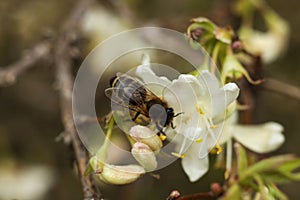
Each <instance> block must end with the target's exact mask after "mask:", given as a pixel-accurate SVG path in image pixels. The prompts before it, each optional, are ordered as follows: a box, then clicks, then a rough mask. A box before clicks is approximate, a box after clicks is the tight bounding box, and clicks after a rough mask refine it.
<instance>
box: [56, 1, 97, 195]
mask: <svg viewBox="0 0 300 200" xmlns="http://www.w3.org/2000/svg"><path fill="white" fill-rule="evenodd" d="M92 3H93V0H79V1H78V3H77V4H76V5H75V7H74V9H73V10H72V12H71V14H70V16H69V18H67V20H66V21H65V23H64V24H63V26H62V28H61V31H60V33H59V35H58V37H57V40H56V44H55V46H54V62H55V66H56V78H57V86H58V89H59V94H60V107H61V116H62V121H63V125H64V127H65V131H66V132H67V133H68V134H67V135H68V136H69V137H70V139H71V143H72V147H73V149H74V153H75V157H76V164H77V169H78V174H79V178H80V180H81V184H82V187H83V195H84V199H101V198H102V194H101V193H100V191H98V190H97V188H96V187H95V185H94V183H93V179H92V177H91V176H85V175H84V171H85V168H86V165H87V162H88V153H87V151H86V149H85V148H84V146H83V144H82V143H81V141H80V139H79V137H78V134H77V132H76V129H75V126H74V121H73V116H72V87H73V82H74V80H73V76H72V73H71V69H72V57H71V54H70V50H71V48H72V47H71V42H72V41H74V39H76V35H77V32H78V23H79V21H80V19H81V17H82V15H83V13H84V11H85V10H86V9H87V8H88V7H89V6H90V5H91V4H92ZM74 36H75V37H74Z"/></svg>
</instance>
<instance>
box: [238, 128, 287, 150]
mask: <svg viewBox="0 0 300 200" xmlns="http://www.w3.org/2000/svg"><path fill="white" fill-rule="evenodd" d="M282 131H283V127H282V125H280V124H278V123H275V122H268V123H265V124H262V125H235V126H234V127H233V136H234V138H235V139H236V140H238V141H239V142H240V143H242V144H243V145H244V146H245V147H247V148H249V149H250V150H252V151H255V152H257V153H268V152H271V151H274V150H276V149H277V148H279V147H280V146H281V145H282V143H283V142H284V140H285V138H284V135H283V134H282Z"/></svg>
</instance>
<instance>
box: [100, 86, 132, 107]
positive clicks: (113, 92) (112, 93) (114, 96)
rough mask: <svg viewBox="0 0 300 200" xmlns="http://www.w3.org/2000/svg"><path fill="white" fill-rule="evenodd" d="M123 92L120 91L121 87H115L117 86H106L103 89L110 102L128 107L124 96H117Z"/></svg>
mask: <svg viewBox="0 0 300 200" xmlns="http://www.w3.org/2000/svg"><path fill="white" fill-rule="evenodd" d="M120 93H123V92H122V91H121V89H117V88H108V89H106V90H105V95H106V96H107V97H108V98H109V99H110V100H111V101H112V103H115V104H118V105H121V106H123V107H126V108H128V107H129V105H128V103H127V105H126V102H128V100H127V99H124V98H125V97H124V96H119V95H118V94H120Z"/></svg>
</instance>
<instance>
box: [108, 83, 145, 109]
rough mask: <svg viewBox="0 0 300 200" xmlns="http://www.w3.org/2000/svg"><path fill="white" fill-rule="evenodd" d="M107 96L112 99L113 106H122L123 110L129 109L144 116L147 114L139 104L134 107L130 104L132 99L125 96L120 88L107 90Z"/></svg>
mask: <svg viewBox="0 0 300 200" xmlns="http://www.w3.org/2000/svg"><path fill="white" fill-rule="evenodd" d="M105 95H106V96H107V97H108V98H110V99H111V102H112V104H114V105H116V106H121V107H123V108H128V109H129V110H131V111H134V112H139V113H141V114H143V115H145V114H146V113H145V112H144V111H143V109H142V106H141V105H140V104H139V105H137V106H132V105H130V104H129V101H130V99H129V98H127V97H126V96H125V95H124V90H123V89H118V88H108V89H106V90H105Z"/></svg>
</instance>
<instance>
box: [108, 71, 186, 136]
mask: <svg viewBox="0 0 300 200" xmlns="http://www.w3.org/2000/svg"><path fill="white" fill-rule="evenodd" d="M110 86H111V88H108V89H106V90H105V94H106V96H108V97H109V98H110V99H111V101H112V102H113V103H116V104H118V105H121V106H123V107H126V108H128V109H129V113H130V117H131V119H132V121H134V122H136V123H138V124H142V125H148V124H149V123H151V122H153V123H154V124H155V127H156V128H157V130H158V133H157V135H158V136H160V137H161V138H165V135H166V134H165V132H164V131H163V129H164V128H165V127H169V126H171V127H172V128H173V129H175V127H174V124H173V118H174V117H177V116H178V115H180V114H181V113H178V114H175V113H174V109H173V108H172V107H169V106H168V103H167V102H166V101H165V100H163V99H162V98H159V97H158V96H156V95H155V94H154V93H153V92H151V91H150V90H149V89H148V88H147V87H145V86H144V85H143V83H142V82H141V81H139V80H137V79H135V78H133V77H131V76H129V75H126V74H120V73H118V74H117V76H115V77H113V78H112V79H111V80H110ZM141 115H142V117H141V118H140V117H139V116H141ZM138 118H139V119H142V120H137V119H138Z"/></svg>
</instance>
